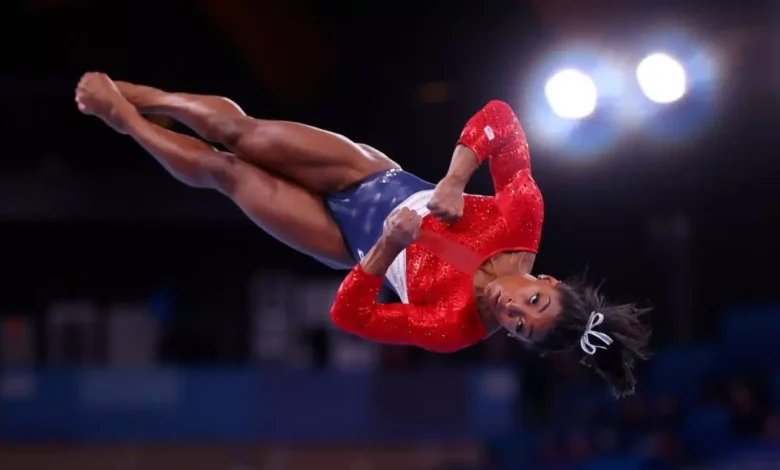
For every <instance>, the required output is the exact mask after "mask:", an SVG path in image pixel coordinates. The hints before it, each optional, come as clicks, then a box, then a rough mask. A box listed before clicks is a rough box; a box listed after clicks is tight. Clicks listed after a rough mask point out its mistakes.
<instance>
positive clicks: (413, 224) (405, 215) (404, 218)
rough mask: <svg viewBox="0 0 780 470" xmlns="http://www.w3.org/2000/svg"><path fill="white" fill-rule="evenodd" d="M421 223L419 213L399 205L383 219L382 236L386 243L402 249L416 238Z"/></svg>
mask: <svg viewBox="0 0 780 470" xmlns="http://www.w3.org/2000/svg"><path fill="white" fill-rule="evenodd" d="M421 225H422V216H421V215H420V214H418V213H417V212H415V211H413V210H411V209H409V208H407V207H401V208H398V209H396V210H394V211H393V212H391V213H390V215H388V216H387V219H385V225H384V231H383V234H382V237H383V238H384V241H385V242H386V243H387V244H389V245H391V246H393V247H395V248H398V249H404V248H406V247H407V246H409V245H411V244H412V243H413V242H414V241H415V240H417V237H418V236H419V235H420V226H421Z"/></svg>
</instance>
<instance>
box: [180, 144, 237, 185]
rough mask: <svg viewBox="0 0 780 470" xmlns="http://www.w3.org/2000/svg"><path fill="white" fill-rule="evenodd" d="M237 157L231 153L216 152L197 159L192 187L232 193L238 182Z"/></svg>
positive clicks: (191, 182)
mask: <svg viewBox="0 0 780 470" xmlns="http://www.w3.org/2000/svg"><path fill="white" fill-rule="evenodd" d="M235 160H236V157H235V156H234V155H232V154H229V153H224V152H214V153H213V154H208V155H201V156H199V157H198V158H197V159H195V171H194V172H193V177H192V178H190V180H191V181H190V185H191V186H195V187H198V188H211V189H219V190H221V191H223V192H224V191H230V189H231V187H232V186H233V185H234V182H235V181H236V169H235V167H236V161H235Z"/></svg>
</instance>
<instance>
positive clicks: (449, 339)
mask: <svg viewBox="0 0 780 470" xmlns="http://www.w3.org/2000/svg"><path fill="white" fill-rule="evenodd" d="M381 286H382V278H381V277H379V276H374V275H372V274H369V273H367V272H366V271H365V270H364V269H363V268H362V267H361V266H360V264H357V265H356V266H355V267H354V268H353V269H352V271H351V272H350V273H349V274H348V275H347V278H346V279H344V282H342V284H341V287H339V291H338V293H337V294H336V299H335V300H334V302H333V306H332V307H331V309H330V316H331V319H332V320H333V323H334V324H335V325H336V326H338V327H339V328H341V329H342V330H344V331H346V332H348V333H352V334H354V335H357V336H360V337H361V338H365V339H368V340H371V341H376V342H378V343H385V344H404V345H412V346H418V347H421V348H424V349H428V350H430V351H436V352H452V351H456V350H458V349H460V348H461V347H462V345H461V344H460V341H461V340H460V336H462V330H463V328H462V327H461V325H460V324H459V323H457V322H454V321H453V319H452V318H451V316H450V315H446V314H444V313H442V312H439V311H438V310H437V309H435V308H434V307H432V306H419V305H409V304H403V303H393V304H378V303H377V302H376V298H377V295H378V294H379V289H380V288H381Z"/></svg>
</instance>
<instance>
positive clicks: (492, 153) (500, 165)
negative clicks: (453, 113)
mask: <svg viewBox="0 0 780 470" xmlns="http://www.w3.org/2000/svg"><path fill="white" fill-rule="evenodd" d="M458 143H459V144H462V145H465V146H466V147H468V148H470V149H471V150H472V151H473V152H474V153H475V154H477V158H479V162H480V163H482V162H484V161H485V160H488V159H489V160H490V174H491V176H492V177H493V186H494V187H495V189H496V194H499V193H501V192H502V191H503V190H504V189H505V188H506V187H507V186H509V185H510V183H511V182H512V181H513V180H514V179H515V177H516V176H517V175H518V174H520V173H523V172H530V169H531V159H530V155H529V153H528V142H526V139H525V132H523V128H522V127H521V126H520V121H518V120H517V116H515V113H514V112H513V111H512V108H510V107H509V105H508V104H506V103H504V102H503V101H496V100H493V101H491V102H489V103H488V104H487V105H485V107H484V108H482V109H481V110H480V111H479V112H478V113H477V114H475V115H474V116H472V117H471V119H469V121H468V122H467V123H466V127H464V128H463V132H462V133H461V135H460V139H459V140H458Z"/></svg>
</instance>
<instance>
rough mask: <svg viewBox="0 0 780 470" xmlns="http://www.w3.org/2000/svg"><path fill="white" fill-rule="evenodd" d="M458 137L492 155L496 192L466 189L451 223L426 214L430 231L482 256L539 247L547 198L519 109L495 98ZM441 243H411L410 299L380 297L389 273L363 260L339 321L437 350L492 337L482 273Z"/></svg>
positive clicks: (482, 155) (340, 303) (336, 312)
mask: <svg viewBox="0 0 780 470" xmlns="http://www.w3.org/2000/svg"><path fill="white" fill-rule="evenodd" d="M458 143H459V144H462V145H465V146H467V147H469V148H470V149H472V150H473V151H474V153H476V154H477V156H478V157H479V161H480V162H483V161H485V160H489V164H490V172H491V175H492V178H493V184H494V186H495V190H496V195H495V197H487V196H474V195H466V196H465V205H464V210H463V217H462V218H461V219H460V220H459V221H458V222H456V223H453V224H445V223H443V222H441V221H439V220H438V219H436V218H435V217H433V216H426V217H425V218H424V219H423V224H422V230H423V232H428V233H429V234H431V235H432V236H433V238H436V237H443V238H445V239H447V240H448V241H451V242H454V243H456V244H459V245H461V246H463V247H465V248H467V249H469V250H471V251H472V252H473V253H476V255H478V256H479V258H480V259H481V260H482V261H484V260H486V259H488V258H489V257H491V256H493V255H495V254H497V253H499V252H502V251H529V252H533V253H536V251H537V250H538V248H539V240H540V237H541V232H542V222H543V219H544V203H543V201H542V195H541V192H540V191H539V188H538V187H537V186H536V183H535V182H534V180H533V178H532V176H531V166H530V157H529V153H528V144H527V142H526V139H525V134H524V133H523V129H522V128H521V127H520V123H519V122H518V120H517V117H516V116H515V114H514V113H513V112H512V109H511V108H510V107H509V106H508V105H507V104H506V103H503V102H500V101H491V102H490V103H488V104H487V105H486V106H485V107H484V108H483V109H482V110H480V111H479V112H478V113H477V114H476V115H474V116H473V117H472V118H471V119H470V120H469V121H468V123H467V124H466V127H465V128H464V130H463V133H462V134H461V136H460V139H459V140H458ZM436 251H437V250H436V249H427V248H426V247H425V243H422V242H420V241H418V242H416V243H414V244H412V245H410V246H409V247H407V249H406V280H407V287H408V295H409V302H410V303H409V304H403V303H394V304H378V303H377V302H376V298H377V294H378V293H379V289H380V287H381V285H382V278H381V277H378V276H372V275H370V274H368V273H366V272H365V271H364V270H363V269H362V268H361V267H360V264H358V265H356V266H355V268H354V269H353V270H352V271H351V272H350V273H349V275H347V277H346V279H345V280H344V282H343V283H342V284H341V287H340V288H339V291H338V293H337V295H336V299H335V301H334V303H333V307H332V308H331V318H332V319H333V322H334V323H335V324H336V325H337V326H338V327H340V328H342V329H343V330H345V331H347V332H350V333H353V334H355V335H358V336H360V337H363V338H365V339H368V340H372V341H377V342H380V343H387V344H406V345H414V346H418V347H421V348H424V349H427V350H430V351H435V352H454V351H457V350H460V349H463V348H466V347H468V346H471V345H473V344H475V343H477V342H479V341H481V340H483V339H484V338H486V337H487V335H488V333H487V331H486V330H485V327H484V325H483V324H482V321H481V319H480V316H479V314H478V313H477V306H476V299H475V297H474V288H473V282H474V281H473V274H474V273H471V274H469V273H466V272H463V270H462V269H458V267H457V266H455V264H453V263H451V262H448V261H446V260H445V259H443V258H442V257H441V256H439V255H437V254H435V252H436ZM450 251H451V250H450Z"/></svg>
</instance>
